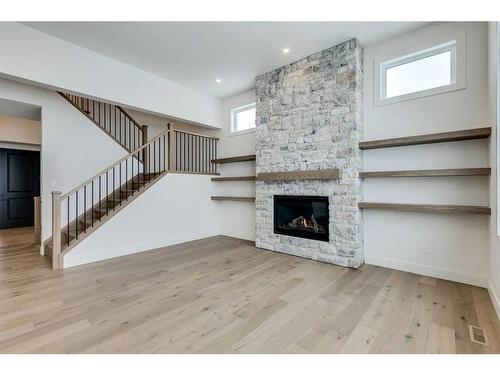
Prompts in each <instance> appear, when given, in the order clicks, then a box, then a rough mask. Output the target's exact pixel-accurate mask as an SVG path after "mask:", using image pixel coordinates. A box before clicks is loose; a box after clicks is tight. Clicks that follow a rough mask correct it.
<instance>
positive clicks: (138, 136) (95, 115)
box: [58, 91, 148, 152]
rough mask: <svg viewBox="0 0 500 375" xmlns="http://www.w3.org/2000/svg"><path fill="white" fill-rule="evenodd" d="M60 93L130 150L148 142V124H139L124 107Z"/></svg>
mask: <svg viewBox="0 0 500 375" xmlns="http://www.w3.org/2000/svg"><path fill="white" fill-rule="evenodd" d="M58 93H59V95H61V96H62V97H63V98H64V99H66V100H67V101H68V102H70V103H71V104H72V105H73V106H74V107H75V108H76V109H78V110H79V111H80V112H81V113H83V114H84V115H85V116H86V117H87V118H88V119H89V120H90V121H92V122H93V123H94V124H95V125H97V126H98V127H99V128H101V129H102V130H103V131H104V132H105V133H106V134H108V135H109V136H110V137H111V138H113V139H114V140H115V141H116V142H117V143H118V144H119V145H120V146H122V147H123V148H124V149H125V150H127V151H128V152H132V151H134V150H136V149H138V148H139V147H141V146H142V145H143V144H144V143H146V142H147V139H148V136H147V126H146V125H139V124H138V123H137V121H135V120H134V119H133V118H132V117H131V116H130V115H129V114H128V113H127V112H126V111H125V110H124V109H123V108H122V107H120V106H118V105H113V104H110V103H104V102H100V101H97V100H93V99H89V98H83V97H81V96H77V95H72V94H66V93H63V92H59V91H58Z"/></svg>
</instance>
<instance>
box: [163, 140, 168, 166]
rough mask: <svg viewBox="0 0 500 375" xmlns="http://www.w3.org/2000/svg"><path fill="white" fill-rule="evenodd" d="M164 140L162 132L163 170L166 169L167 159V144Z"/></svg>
mask: <svg viewBox="0 0 500 375" xmlns="http://www.w3.org/2000/svg"><path fill="white" fill-rule="evenodd" d="M165 141H166V139H165V134H163V171H164V172H165V171H166V170H167V165H166V161H167V145H166V143H165Z"/></svg>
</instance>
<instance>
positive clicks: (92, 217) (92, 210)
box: [90, 180, 94, 227]
mask: <svg viewBox="0 0 500 375" xmlns="http://www.w3.org/2000/svg"><path fill="white" fill-rule="evenodd" d="M90 207H91V209H90V216H91V219H90V222H91V224H92V227H93V226H94V180H92V204H91V205H90Z"/></svg>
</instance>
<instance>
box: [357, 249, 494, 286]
mask: <svg viewBox="0 0 500 375" xmlns="http://www.w3.org/2000/svg"><path fill="white" fill-rule="evenodd" d="M365 263H367V264H372V265H374V266H380V267H387V268H392V269H395V270H399V271H405V272H411V273H416V274H419V275H424V276H431V277H436V278H438V279H445V280H450V281H456V282H459V283H464V284H470V285H474V286H479V287H483V288H487V287H488V279H487V278H486V277H483V276H479V275H474V274H470V273H464V272H457V271H453V270H449V269H445V268H437V267H431V266H426V265H422V264H416V263H408V262H402V261H399V260H395V259H388V258H382V257H377V256H373V255H365Z"/></svg>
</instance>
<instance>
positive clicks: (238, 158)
mask: <svg viewBox="0 0 500 375" xmlns="http://www.w3.org/2000/svg"><path fill="white" fill-rule="evenodd" d="M253 160H255V155H242V156H232V157H230V158H220V159H212V163H216V164H227V163H239V162H242V161H253Z"/></svg>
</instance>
